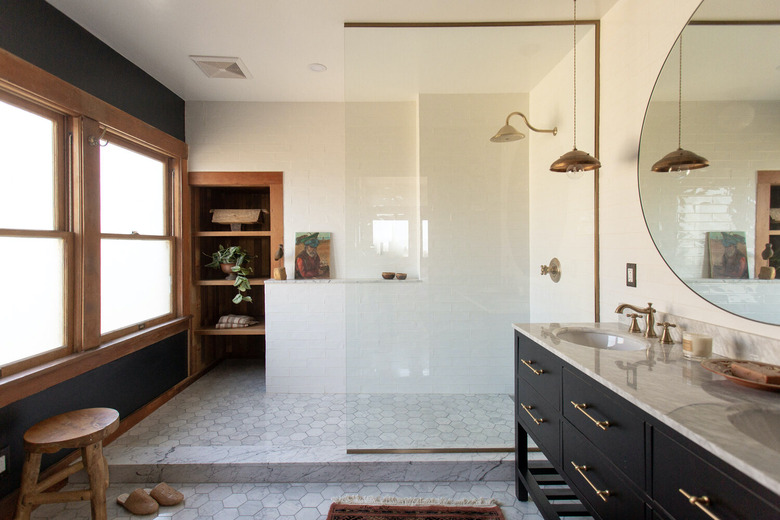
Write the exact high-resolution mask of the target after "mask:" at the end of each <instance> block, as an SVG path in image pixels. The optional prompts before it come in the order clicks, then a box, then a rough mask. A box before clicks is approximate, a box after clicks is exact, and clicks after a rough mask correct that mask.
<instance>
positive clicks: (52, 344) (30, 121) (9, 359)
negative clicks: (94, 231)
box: [0, 94, 72, 366]
mask: <svg viewBox="0 0 780 520" xmlns="http://www.w3.org/2000/svg"><path fill="white" fill-rule="evenodd" d="M0 122H2V123H0V251H1V252H2V254H0V287H2V295H3V296H2V298H0V330H2V331H3V333H2V340H1V341H0V366H4V365H8V364H9V363H13V362H18V361H20V360H23V359H25V358H29V357H31V356H38V355H41V354H43V353H47V352H51V351H54V350H58V349H59V350H62V349H65V347H66V345H67V344H68V338H67V333H66V331H67V324H68V317H67V313H66V312H65V301H66V297H67V294H68V281H67V279H66V275H65V264H66V255H67V251H68V249H69V246H70V243H71V238H72V235H71V233H69V232H68V231H67V229H66V219H65V215H66V211H65V209H66V208H65V202H64V201H65V198H64V190H63V189H62V187H63V181H64V173H63V170H64V168H63V161H62V158H63V156H64V150H65V147H64V141H65V140H64V138H63V135H64V134H63V131H64V130H63V126H64V117H62V116H61V115H59V114H57V113H55V112H52V111H49V110H47V109H44V108H41V107H38V106H35V105H32V104H29V103H26V102H24V101H22V100H15V99H14V98H12V97H10V96H6V95H2V94H0ZM60 355H61V354H60Z"/></svg>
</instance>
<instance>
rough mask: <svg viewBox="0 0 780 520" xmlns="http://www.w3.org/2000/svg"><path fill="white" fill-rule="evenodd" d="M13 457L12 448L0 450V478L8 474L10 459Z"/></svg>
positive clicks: (7, 447) (6, 447)
mask: <svg viewBox="0 0 780 520" xmlns="http://www.w3.org/2000/svg"><path fill="white" fill-rule="evenodd" d="M10 456H11V448H10V447H9V446H5V447H3V448H0V478H3V477H5V476H6V474H7V473H8V459H9V457H10Z"/></svg>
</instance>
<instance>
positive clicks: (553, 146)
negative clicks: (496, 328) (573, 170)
mask: <svg viewBox="0 0 780 520" xmlns="http://www.w3.org/2000/svg"><path fill="white" fill-rule="evenodd" d="M583 30H585V29H584V28H582V29H580V31H583ZM581 34H582V33H581ZM594 42H595V30H594V29H590V30H589V32H588V33H587V34H585V35H584V37H582V39H580V41H579V43H578V49H579V50H578V52H577V69H578V74H577V148H578V149H580V150H584V151H586V152H588V153H590V154H595V147H594V124H593V121H594V116H593V114H594V106H595V105H594V99H595V92H594V91H595V82H594V74H593V72H592V71H593V70H594V60H595V52H594V48H595V47H594ZM572 60H573V52H570V53H569V54H568V56H566V57H565V58H564V59H563V60H562V61H561V62H560V63H559V64H558V66H557V67H555V68H554V69H553V70H552V71H551V72H550V73H549V74H548V75H547V77H545V78H544V79H543V80H542V81H541V82H540V83H539V84H538V85H537V86H536V87H535V88H534V89H533V90H532V91H531V94H530V101H531V108H530V110H531V113H530V114H529V117H530V119H531V122H532V123H533V124H534V126H537V127H538V128H552V127H554V126H557V127H558V135H557V136H554V137H553V136H552V135H551V134H541V133H534V132H529V134H530V135H529V139H530V148H531V161H530V179H529V185H530V188H531V196H530V197H529V204H530V231H529V233H530V237H531V244H530V250H529V253H530V264H531V270H530V278H531V279H530V287H531V321H532V322H550V321H561V322H581V321H586V322H590V321H593V320H594V315H595V306H596V305H595V299H594V296H593V292H594V284H595V280H594V279H595V274H594V256H593V250H594V240H593V237H594V227H593V223H594V218H593V215H594V214H593V207H594V198H593V183H594V175H593V174H592V173H585V174H584V176H583V177H582V178H579V179H570V178H568V177H567V176H566V175H565V174H562V173H553V172H551V171H550V164H552V162H553V161H554V160H555V159H557V158H558V157H560V156H561V155H563V154H564V153H566V152H568V151H570V150H571V149H572V146H573V141H574V139H573V138H574V125H573V85H572V65H573V63H572ZM553 257H555V258H558V260H560V262H561V280H560V281H559V282H558V283H553V282H552V281H551V280H550V277H549V276H542V275H541V274H540V272H541V270H540V266H541V265H542V264H544V265H548V264H549V262H550V260H551V259H552V258H553Z"/></svg>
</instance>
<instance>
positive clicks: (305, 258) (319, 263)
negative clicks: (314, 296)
mask: <svg viewBox="0 0 780 520" xmlns="http://www.w3.org/2000/svg"><path fill="white" fill-rule="evenodd" d="M314 278H330V233H323V232H316V233H311V232H307V233H295V279H296V280H301V279H314Z"/></svg>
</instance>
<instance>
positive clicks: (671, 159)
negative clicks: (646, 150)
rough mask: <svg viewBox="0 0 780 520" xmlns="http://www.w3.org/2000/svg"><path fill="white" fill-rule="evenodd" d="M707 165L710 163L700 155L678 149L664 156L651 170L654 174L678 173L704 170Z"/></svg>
mask: <svg viewBox="0 0 780 520" xmlns="http://www.w3.org/2000/svg"><path fill="white" fill-rule="evenodd" d="M709 165H710V162H709V161H708V160H707V159H705V158H704V157H702V156H701V155H699V154H696V153H693V152H691V151H690V150H683V149H682V148H678V149H677V150H675V151H673V152H669V153H668V154H666V155H664V156H663V157H662V158H661V159H660V160H659V161H657V162H656V163H655V164H654V165H653V167H652V170H653V171H654V172H680V171H688V170H698V169H699V168H706V167H707V166H709Z"/></svg>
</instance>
